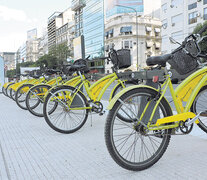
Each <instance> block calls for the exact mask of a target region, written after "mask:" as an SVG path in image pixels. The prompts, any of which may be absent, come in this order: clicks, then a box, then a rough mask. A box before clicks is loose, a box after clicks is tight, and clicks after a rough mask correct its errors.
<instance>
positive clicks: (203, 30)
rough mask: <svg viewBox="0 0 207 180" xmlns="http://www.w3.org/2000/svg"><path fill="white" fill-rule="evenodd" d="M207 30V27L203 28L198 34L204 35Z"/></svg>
mask: <svg viewBox="0 0 207 180" xmlns="http://www.w3.org/2000/svg"><path fill="white" fill-rule="evenodd" d="M206 30H207V25H205V26H203V27H202V28H201V29H200V31H199V32H198V34H200V35H201V34H202V33H203V32H205V31H206Z"/></svg>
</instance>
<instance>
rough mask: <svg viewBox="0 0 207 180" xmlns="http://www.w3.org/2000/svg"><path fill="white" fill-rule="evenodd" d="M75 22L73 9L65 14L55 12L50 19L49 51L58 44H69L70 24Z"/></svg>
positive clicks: (67, 10) (48, 27) (69, 9)
mask: <svg viewBox="0 0 207 180" xmlns="http://www.w3.org/2000/svg"><path fill="white" fill-rule="evenodd" d="M72 21H74V12H73V11H72V10H71V8H68V9H66V10H65V11H64V12H61V13H60V12H55V13H53V14H52V15H51V16H50V17H49V18H48V26H47V29H48V49H49V50H50V49H51V48H52V47H54V46H55V45H58V44H62V43H66V44H68V40H69V39H68V23H69V22H72Z"/></svg>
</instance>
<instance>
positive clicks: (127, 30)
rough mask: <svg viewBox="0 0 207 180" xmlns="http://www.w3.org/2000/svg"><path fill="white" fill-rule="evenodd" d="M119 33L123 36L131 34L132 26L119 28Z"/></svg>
mask: <svg viewBox="0 0 207 180" xmlns="http://www.w3.org/2000/svg"><path fill="white" fill-rule="evenodd" d="M120 33H121V34H125V35H128V34H132V26H125V27H121V28H120Z"/></svg>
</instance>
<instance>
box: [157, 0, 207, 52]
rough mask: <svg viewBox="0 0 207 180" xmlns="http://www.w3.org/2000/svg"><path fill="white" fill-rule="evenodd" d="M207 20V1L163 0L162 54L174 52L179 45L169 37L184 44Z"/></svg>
mask: <svg viewBox="0 0 207 180" xmlns="http://www.w3.org/2000/svg"><path fill="white" fill-rule="evenodd" d="M205 20H207V0H162V5H161V21H162V48H161V49H162V54H166V53H170V52H172V51H173V50H174V49H175V48H176V47H177V46H178V45H175V44H171V43H170V41H169V37H172V38H174V39H175V40H177V41H178V42H182V41H183V40H184V38H185V37H186V36H188V35H189V34H191V33H192V32H193V30H194V28H195V27H196V25H197V24H198V23H203V22H204V21H205Z"/></svg>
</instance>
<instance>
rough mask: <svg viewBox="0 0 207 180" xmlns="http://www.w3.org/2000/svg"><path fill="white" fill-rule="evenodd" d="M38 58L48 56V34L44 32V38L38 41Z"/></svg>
mask: <svg viewBox="0 0 207 180" xmlns="http://www.w3.org/2000/svg"><path fill="white" fill-rule="evenodd" d="M38 43H39V44H38V58H40V57H41V56H44V55H45V54H48V34H47V31H46V30H43V33H42V36H41V37H40V38H39V39H38Z"/></svg>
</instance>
